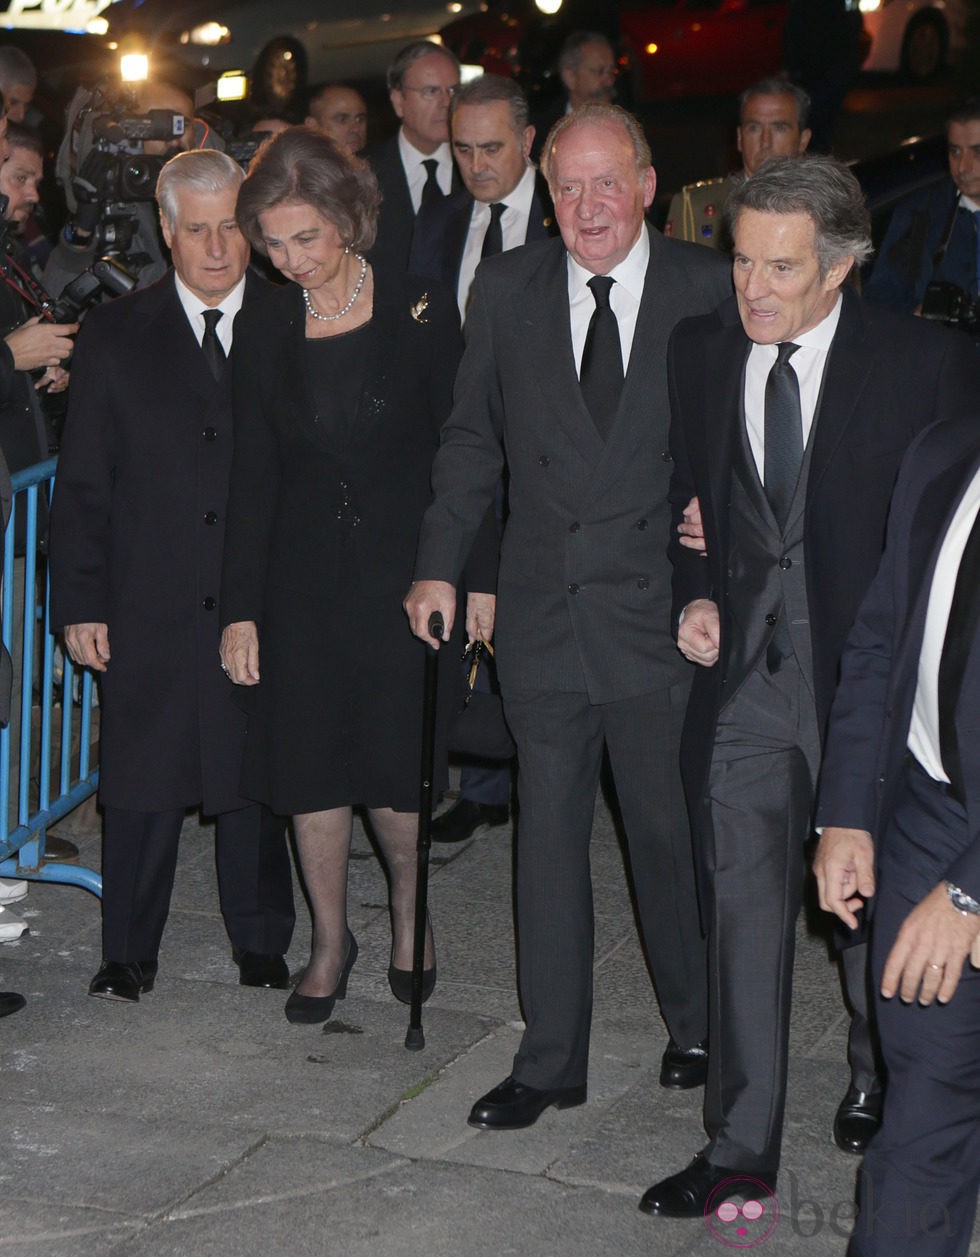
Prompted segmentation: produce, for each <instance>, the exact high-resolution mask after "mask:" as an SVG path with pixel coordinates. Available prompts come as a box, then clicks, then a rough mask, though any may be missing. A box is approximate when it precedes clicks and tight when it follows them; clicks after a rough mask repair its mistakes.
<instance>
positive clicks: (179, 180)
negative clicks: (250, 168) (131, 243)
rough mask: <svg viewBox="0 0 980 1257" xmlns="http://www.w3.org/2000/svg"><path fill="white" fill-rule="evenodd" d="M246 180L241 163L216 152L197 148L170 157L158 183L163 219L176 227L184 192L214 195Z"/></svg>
mask: <svg viewBox="0 0 980 1257" xmlns="http://www.w3.org/2000/svg"><path fill="white" fill-rule="evenodd" d="M244 178H245V173H244V171H243V170H242V168H241V166H239V164H238V162H236V161H233V160H232V159H231V158H230V157H229V156H228V154H227V153H219V152H218V150H217V149H216V148H196V149H194V150H192V151H191V152H189V153H178V154H177V156H176V157H171V159H170V160H169V161H168V162H167V164H166V165H165V166H164V168H163V169H162V170H161V171H160V175H159V177H158V179H157V187H156V198H157V204H158V205H159V206H160V216H161V218H163V219H165V220H166V223H167V226H168V227H169V228H170V229H171V230H173V229H174V228H175V227H176V225H177V197H178V193H179V192H180V189H181V188H193V190H194V191H195V192H203V193H205V194H211V195H214V194H215V193H217V192H224V190H225V188H231V187H234V188H237V187H238V185H239V184H240V183H241V181H242V180H243V179H244Z"/></svg>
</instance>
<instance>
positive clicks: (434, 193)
mask: <svg viewBox="0 0 980 1257" xmlns="http://www.w3.org/2000/svg"><path fill="white" fill-rule="evenodd" d="M422 165H423V166H424V167H425V183H424V184H423V185H422V204H423V205H428V204H429V202H430V201H441V200H442V196H443V192H442V188H440V187H439V180H438V179H437V178H436V171H437V170H438V169H439V163H438V162H437V161H436V159H435V158H434V157H427V158H426V159H425V161H424V162H423V163H422Z"/></svg>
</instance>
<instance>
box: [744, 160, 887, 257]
mask: <svg viewBox="0 0 980 1257" xmlns="http://www.w3.org/2000/svg"><path fill="white" fill-rule="evenodd" d="M742 210H757V211H759V212H760V213H763V214H806V216H807V217H808V218H809V219H811V221H812V222H813V226H814V230H815V240H814V245H815V248H816V251H817V260H818V262H819V265H820V274H821V277H823V276H825V275H826V274H827V272H828V271H829V270H830V268H831V267H832V266H836V265H838V263H840V262H843V261H845V260H846V259H847V258H848V257H850V256H853V257H854V261H855V263H856V264H857V265H858V266H860V265H861V264H862V263H863V262H866V261H867V260H868V258H869V257H870V256H871V252H872V248H871V216H870V214H869V213H868V207H867V206H866V205H865V203H864V194H863V193H862V191H861V185H860V184H859V183H858V181H857V179H855V177H854V175H853V174H852V173H851V171H850V170H848V168H847V167H846V166H845V165H844V163H843V162H840V161H838V160H837V159H836V158H835V157H824V156H823V155H822V154H818V153H812V154H811V153H800V154H799V155H798V156H795V157H770V158H769V160H768V161H765V162H763V164H762V165H761V166H760V167H759V169H758V170H757V171H756V173H755V174H754V175H753V176H752V178H751V179H746V180H745V181H744V182H743V183H742V184H741V186H739V187H737V188H736V189H735V191H734V192H733V193H732V194H731V196H730V197H729V198H728V204H727V205H726V207H725V220H726V224H727V227H728V231H729V233H730V235H732V236H734V234H735V228H736V227H737V225H738V217H739V214H741V212H742Z"/></svg>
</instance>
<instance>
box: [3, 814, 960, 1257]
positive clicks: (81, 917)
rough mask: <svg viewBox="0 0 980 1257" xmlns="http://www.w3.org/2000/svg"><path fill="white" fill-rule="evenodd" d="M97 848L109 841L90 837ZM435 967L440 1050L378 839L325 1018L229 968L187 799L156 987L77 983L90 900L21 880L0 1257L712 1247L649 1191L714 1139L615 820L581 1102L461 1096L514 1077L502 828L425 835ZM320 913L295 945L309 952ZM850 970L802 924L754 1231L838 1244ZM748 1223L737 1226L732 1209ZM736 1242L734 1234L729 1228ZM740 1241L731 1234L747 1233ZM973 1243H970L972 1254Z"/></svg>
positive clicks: (95, 959) (815, 1251) (10, 977)
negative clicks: (402, 987) (762, 1211)
mask: <svg viewBox="0 0 980 1257" xmlns="http://www.w3.org/2000/svg"><path fill="white" fill-rule="evenodd" d="M77 841H79V842H80V844H81V846H82V851H83V859H84V860H85V862H89V863H94V862H96V860H97V855H98V838H97V836H96V835H93V834H91V833H89V834H88V835H84V834H83V835H82V836H81V837H77ZM433 851H434V863H433V869H432V877H431V902H432V910H433V917H434V920H435V924H436V931H437V942H438V948H439V984H438V987H437V989H436V992H435V994H434V996H433V998H432V1000H431V1001H430V1003H429V1004H428V1005H427V1006H426V1009H425V1034H426V1048H425V1050H424V1051H423V1052H419V1053H411V1052H407V1051H406V1050H405V1048H404V1035H405V1028H406V1025H407V1016H406V1012H407V1010H405V1009H404V1008H403V1007H402V1006H401V1005H399V1004H396V1003H395V1001H394V999H393V998H392V996H391V994H390V992H389V990H388V987H387V982H386V979H385V971H386V968H387V964H388V947H389V939H388V926H387V918H386V910H385V907H384V881H383V878H382V876H381V873H380V871H379V867H378V864H377V861H376V860H375V858H374V856H373V854H372V852H371V847H370V844H369V843H368V841H367V839H366V838H365V836H364V835H363V833H362V832H360V831H359V832H358V835H357V837H356V840H355V848H354V858H353V860H352V866H351V885H350V903H351V924H352V927H353V929H354V931H355V933H356V934H357V937H358V940H359V943H360V947H361V955H360V958H359V960H358V963H357V966H356V968H355V969H354V972H353V975H352V978H351V984H350V989H349V994H348V998H347V1000H346V1002H345V1003H343V1004H339V1005H338V1008H337V1011H336V1013H335V1017H334V1020H333V1021H331V1022H329V1023H328V1024H327V1025H326V1027H325V1028H321V1027H299V1026H290V1025H289V1024H288V1023H287V1022H286V1020H285V1018H284V1017H283V1016H282V1011H281V1010H282V1003H283V997H282V994H281V993H279V992H270V991H256V990H250V989H246V988H241V987H239V986H238V985H237V970H236V969H235V967H234V965H233V964H232V961H231V956H230V949H229V946H228V944H227V940H226V939H225V936H224V932H223V928H222V924H221V920H220V917H219V914H218V910H217V902H216V894H215V886H214V867H213V855H212V844H211V834H210V831H209V830H208V829H207V828H202V827H201V826H199V825H198V824H197V822H196V821H195V820H193V819H189V820H188V822H187V825H186V827H185V831H184V836H183V846H182V854H181V863H180V869H179V873H178V880H177V886H176V889H175V892H174V903H173V909H172V912H171V916H170V922H169V925H168V929H167V933H166V937H165V939H164V947H163V952H162V954H161V958H160V960H161V964H160V976H159V978H158V980H157V986H156V989H155V990H154V991H153V992H152V993H151V994H150V995H148V996H145V997H144V998H143V1000H141V1002H140V1004H139V1005H138V1006H131V1005H122V1004H117V1003H112V1002H109V1001H103V1000H93V999H89V998H88V997H87V996H86V986H87V983H88V981H89V979H90V977H91V976H92V974H93V973H94V971H95V969H96V968H97V967H98V963H99V905H98V902H97V901H96V900H95V899H94V898H93V897H91V896H90V895H88V894H86V893H85V892H84V891H80V890H75V889H70V888H66V887H54V886H33V887H32V889H31V891H30V894H29V896H28V898H27V899H26V900H25V901H24V903H23V904H22V905H20V906H21V908H23V909H24V915H25V916H26V917H27V918H28V920H29V921H30V926H31V932H30V934H29V935H26V936H25V937H24V938H23V939H21V940H20V941H18V942H17V943H12V944H5V945H3V946H0V988H2V989H9V990H19V991H23V992H24V994H25V995H26V996H27V999H28V1007H27V1008H26V1009H25V1010H24V1011H23V1012H21V1013H18V1014H17V1015H16V1016H13V1017H10V1018H7V1019H5V1020H3V1021H2V1022H0V1069H2V1073H0V1088H2V1096H3V1109H2V1112H3V1115H4V1116H3V1123H2V1126H0V1132H2V1136H0V1137H2V1152H0V1255H2V1254H5V1253H8V1252H9V1253H11V1254H23V1255H24V1257H27V1255H29V1257H76V1255H78V1257H81V1255H84V1257H103V1255H111V1257H164V1255H165V1257H178V1255H184V1254H186V1255H187V1257H210V1255H216V1257H253V1255H254V1257H266V1255H267V1254H269V1253H275V1252H276V1251H277V1250H279V1251H281V1252H283V1253H284V1254H287V1255H288V1257H307V1255H309V1257H490V1255H492V1257H509V1255H512V1254H513V1255H516V1257H606V1255H610V1257H633V1255H634V1254H635V1255H636V1257H640V1255H641V1254H642V1255H643V1257H650V1254H653V1255H654V1257H661V1255H663V1257H706V1255H708V1254H720V1253H721V1252H723V1251H726V1249H727V1248H729V1247H730V1246H731V1243H732V1240H731V1237H727V1238H728V1240H729V1243H728V1244H727V1245H726V1244H725V1243H724V1242H723V1238H724V1237H721V1236H719V1235H713V1234H711V1233H710V1232H709V1231H708V1230H707V1228H706V1227H705V1225H704V1223H703V1222H701V1221H698V1222H693V1223H681V1222H665V1221H662V1220H658V1219H651V1218H648V1217H645V1216H644V1215H642V1214H641V1213H639V1212H638V1210H637V1208H636V1204H637V1200H638V1198H639V1196H640V1194H641V1193H642V1192H643V1190H644V1189H645V1188H646V1187H647V1186H649V1184H650V1183H651V1182H653V1181H654V1180H656V1179H658V1178H660V1177H661V1176H663V1175H664V1174H667V1173H670V1172H671V1171H673V1170H674V1169H677V1168H679V1167H680V1166H681V1165H683V1164H685V1163H686V1161H687V1160H688V1159H689V1158H690V1156H691V1155H692V1154H693V1153H694V1152H695V1151H696V1150H697V1148H698V1147H699V1146H700V1144H701V1142H702V1132H701V1127H700V1092H695V1093H677V1094H674V1093H668V1092H665V1091H663V1090H661V1089H660V1087H659V1086H658V1085H657V1070H658V1063H659V1057H660V1053H661V1052H662V1050H663V1048H664V1046H665V1042H666V1034H665V1031H664V1028H663V1025H662V1023H661V1021H660V1018H659V1016H658V1013H657V1010H656V1006H655V1004H654V1001H653V998H652V995H651V991H650V985H649V981H648V978H647V975H646V970H645V967H644V964H643V960H642V956H641V953H640V949H639V946H638V943H637V939H636V933H635V929H634V924H633V919H632V914H631V910H630V907H629V901H628V892H627V887H626V883H625V878H624V874H623V868H622V860H621V858H620V852H619V847H618V843H617V841H616V837H615V832H614V827H613V824H612V822H611V819H610V816H609V813H608V811H607V810H606V808H605V806H604V805H602V804H600V806H599V808H598V810H597V814H596V823H595V837H594V844H593V871H594V880H595V886H596V917H597V928H596V991H597V996H596V1013H595V1022H594V1032H593V1039H592V1060H591V1071H590V1077H589V1103H588V1104H587V1105H586V1106H585V1107H583V1108H580V1109H574V1110H569V1111H566V1112H562V1113H558V1112H556V1111H554V1110H549V1111H548V1112H547V1113H546V1114H545V1115H544V1116H543V1117H542V1119H541V1120H540V1121H539V1122H538V1124H537V1125H536V1126H535V1127H533V1128H532V1129H531V1130H528V1131H524V1132H517V1133H512V1134H491V1133H487V1132H478V1131H474V1130H472V1129H470V1128H469V1127H468V1126H467V1125H466V1121H465V1118H466V1114H467V1111H468V1108H469V1105H470V1104H471V1103H472V1101H473V1099H475V1098H476V1097H477V1096H478V1095H479V1094H481V1093H482V1092H483V1091H484V1090H486V1089H487V1088H488V1087H489V1086H491V1085H493V1084H494V1083H496V1082H498V1081H499V1080H500V1078H502V1077H503V1076H504V1075H505V1074H506V1073H507V1072H509V1066H510V1061H511V1057H512V1054H513V1051H514V1048H515V1046H516V1044H517V1042H518V1039H519V1035H520V1021H519V1018H520V1012H519V1008H518V1005H517V1000H516V996H515V992H514V980H513V968H514V947H513V931H512V911H511V889H510V887H511V876H510V875H511V833H510V830H509V829H499V830H495V831H492V832H489V833H485V834H483V835H482V836H478V837H476V838H475V839H473V840H472V841H471V842H469V843H468V844H466V845H464V846H462V847H459V848H446V847H442V848H438V847H437V848H434V849H433ZM308 939H309V922H308V918H307V917H306V915H305V913H304V915H303V916H302V917H301V920H300V922H299V924H298V926H297V930H296V938H295V943H294V946H293V949H292V951H291V953H290V956H289V960H290V964H291V967H292V968H293V969H294V970H295V969H298V968H300V967H301V966H302V964H303V962H304V959H305V949H306V947H307V945H308ZM845 1029H846V1023H845V1018H844V1014H843V1011H842V1005H841V998H840V995H839V987H838V982H837V976H836V970H835V969H834V968H833V967H832V965H831V964H830V962H829V960H828V957H827V951H826V947H825V945H824V944H823V942H822V941H821V940H819V939H818V938H815V937H812V936H810V935H808V934H807V933H806V930H805V927H804V926H803V925H801V928H800V947H799V954H798V960H797V973H796V1005H795V1012H794V1018H793V1034H792V1064H791V1077H790V1098H789V1108H788V1116H787V1129H786V1145H785V1168H784V1172H783V1174H782V1176H781V1178H780V1184H779V1204H780V1208H781V1218H780V1222H779V1226H778V1230H777V1231H776V1232H775V1233H774V1234H773V1235H772V1236H771V1237H770V1238H769V1239H767V1240H765V1241H764V1243H763V1244H761V1245H759V1246H758V1247H757V1249H756V1251H762V1252H767V1251H768V1252H772V1253H779V1254H789V1255H790V1257H793V1255H795V1254H805V1255H806V1257H824V1255H827V1257H829V1255H830V1254H842V1253H843V1251H844V1247H845V1240H844V1238H843V1235H844V1233H845V1232H846V1230H847V1227H848V1221H847V1219H848V1218H849V1216H850V1203H849V1202H850V1201H851V1200H852V1196H853V1185H854V1176H855V1170H856V1168H857V1163H856V1162H855V1161H854V1160H852V1159H851V1158H848V1157H846V1156H844V1155H843V1154H841V1153H839V1152H838V1151H837V1150H836V1149H835V1148H834V1146H833V1145H832V1143H831V1141H830V1125H831V1120H832V1117H833V1113H834V1109H835V1106H836V1104H837V1102H838V1100H839V1099H840V1096H841V1095H842V1094H843V1090H844V1088H845V1086H846V1083H847V1068H846V1065H845V1063H844V1045H845ZM731 1225H732V1226H733V1227H735V1226H736V1225H737V1223H733V1224H731ZM726 1235H727V1233H726ZM739 1246H742V1245H741V1244H739ZM977 1251H978V1252H980V1247H978V1248H977Z"/></svg>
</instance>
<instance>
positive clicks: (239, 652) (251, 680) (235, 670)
mask: <svg viewBox="0 0 980 1257" xmlns="http://www.w3.org/2000/svg"><path fill="white" fill-rule="evenodd" d="M218 653H219V654H220V655H221V664H222V667H223V668H224V670H225V671H226V672H227V673H228V676H229V678H230V679H231V680H232V681H234V682H235V684H236V685H258V683H259V630H258V626H257V625H256V623H255V621H254V620H236V622H235V623H234V624H228V625H226V626H225V631H224V632H223V633H222V634H221V645H220V646H219V648H218Z"/></svg>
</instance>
